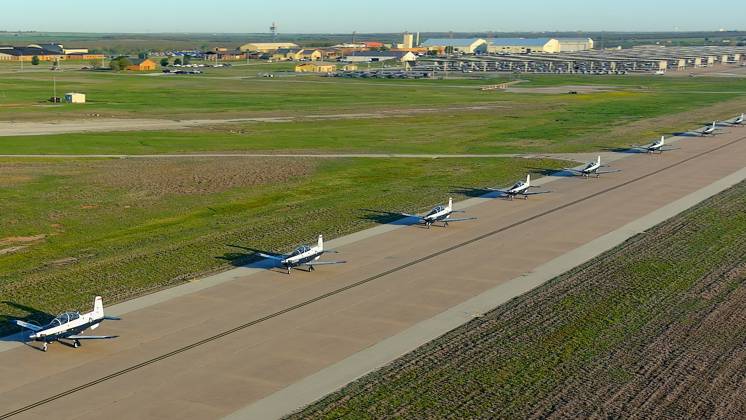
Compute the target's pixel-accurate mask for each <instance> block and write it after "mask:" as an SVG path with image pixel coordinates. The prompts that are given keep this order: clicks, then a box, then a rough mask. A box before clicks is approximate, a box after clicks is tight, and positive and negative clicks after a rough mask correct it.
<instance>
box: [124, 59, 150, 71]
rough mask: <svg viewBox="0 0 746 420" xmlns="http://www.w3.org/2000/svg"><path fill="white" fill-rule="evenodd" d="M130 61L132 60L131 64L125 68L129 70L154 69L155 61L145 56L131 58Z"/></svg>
mask: <svg viewBox="0 0 746 420" xmlns="http://www.w3.org/2000/svg"><path fill="white" fill-rule="evenodd" d="M130 61H131V62H132V65H131V66H127V70H130V71H153V70H155V67H156V66H155V61H153V60H151V59H149V58H146V59H141V58H132V59H130Z"/></svg>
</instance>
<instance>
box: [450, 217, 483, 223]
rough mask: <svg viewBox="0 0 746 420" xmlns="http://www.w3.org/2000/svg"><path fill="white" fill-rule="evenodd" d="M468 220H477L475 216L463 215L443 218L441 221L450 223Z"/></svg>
mask: <svg viewBox="0 0 746 420" xmlns="http://www.w3.org/2000/svg"><path fill="white" fill-rule="evenodd" d="M469 220H477V218H476V217H463V218H461V219H445V220H443V221H444V222H448V223H451V222H466V221H469Z"/></svg>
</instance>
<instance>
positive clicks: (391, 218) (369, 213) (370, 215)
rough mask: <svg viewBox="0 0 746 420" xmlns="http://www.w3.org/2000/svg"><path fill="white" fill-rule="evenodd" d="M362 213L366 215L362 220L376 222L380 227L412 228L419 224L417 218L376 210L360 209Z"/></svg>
mask: <svg viewBox="0 0 746 420" xmlns="http://www.w3.org/2000/svg"><path fill="white" fill-rule="evenodd" d="M360 211H363V212H365V214H364V215H363V216H361V219H363V220H368V221H371V222H375V223H377V224H379V225H394V226H412V225H417V224H418V220H417V219H416V218H414V217H407V216H404V215H403V214H401V213H394V212H390V211H386V210H376V209H360Z"/></svg>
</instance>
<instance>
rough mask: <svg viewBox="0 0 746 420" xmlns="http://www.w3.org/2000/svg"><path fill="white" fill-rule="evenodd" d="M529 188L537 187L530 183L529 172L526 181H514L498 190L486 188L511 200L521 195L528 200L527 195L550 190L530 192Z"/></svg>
mask: <svg viewBox="0 0 746 420" xmlns="http://www.w3.org/2000/svg"><path fill="white" fill-rule="evenodd" d="M531 188H537V187H535V186H533V185H531V174H529V175H527V176H526V182H523V181H518V182H516V183H515V184H514V185H513V186H512V187H510V188H507V189H504V190H499V189H495V188H487V189H488V190H489V191H496V192H499V193H501V194H503V195H504V196H505V197H507V198H508V199H509V200H512V199H513V198H515V197H517V196H519V195H522V196H523V199H524V200H528V196H529V195H539V194H548V193H550V192H551V191H536V192H530V191H529V190H530V189H531Z"/></svg>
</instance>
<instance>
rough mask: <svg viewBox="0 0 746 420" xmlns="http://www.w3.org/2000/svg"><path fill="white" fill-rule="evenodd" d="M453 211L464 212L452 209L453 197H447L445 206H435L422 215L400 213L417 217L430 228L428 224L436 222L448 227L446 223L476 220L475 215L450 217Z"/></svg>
mask: <svg viewBox="0 0 746 420" xmlns="http://www.w3.org/2000/svg"><path fill="white" fill-rule="evenodd" d="M454 213H464V212H463V211H458V210H454V209H453V198H449V199H448V205H447V206H438V207H435V208H434V209H432V210H430V212H429V213H427V214H426V215H424V216H418V215H416V214H408V213H400V214H401V215H402V216H406V217H416V218H417V219H419V222H420V223H424V224H425V225H426V226H427V228H428V229H430V226H432V225H433V224H435V223H436V222H443V227H448V223H450V222H465V221H467V220H477V218H476V217H466V218H461V219H452V218H451V215H453V214H454Z"/></svg>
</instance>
